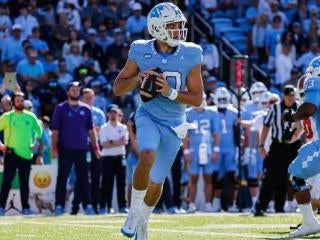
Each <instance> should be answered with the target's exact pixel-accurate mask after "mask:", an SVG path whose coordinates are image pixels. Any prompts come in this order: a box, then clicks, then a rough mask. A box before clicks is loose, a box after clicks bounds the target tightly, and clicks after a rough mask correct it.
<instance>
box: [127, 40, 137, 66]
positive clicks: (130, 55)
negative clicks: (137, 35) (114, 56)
mask: <svg viewBox="0 0 320 240" xmlns="http://www.w3.org/2000/svg"><path fill="white" fill-rule="evenodd" d="M138 55H139V53H138V43H137V42H136V41H134V42H133V43H131V45H130V49H129V53H128V59H130V60H132V61H134V62H138V61H137V58H138Z"/></svg>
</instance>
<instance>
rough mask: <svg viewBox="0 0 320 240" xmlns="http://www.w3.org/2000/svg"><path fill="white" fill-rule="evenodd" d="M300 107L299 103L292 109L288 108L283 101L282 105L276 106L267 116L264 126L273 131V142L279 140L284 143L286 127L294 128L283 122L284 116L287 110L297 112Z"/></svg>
mask: <svg viewBox="0 0 320 240" xmlns="http://www.w3.org/2000/svg"><path fill="white" fill-rule="evenodd" d="M298 106H299V103H298V102H295V103H294V104H293V105H292V106H291V107H287V106H286V105H285V104H284V101H283V100H282V101H281V102H280V103H277V104H274V105H273V106H272V107H271V108H270V110H269V112H268V114H267V116H266V117H265V119H264V121H263V124H264V125H265V126H266V127H269V128H270V130H271V138H272V140H278V141H279V142H282V135H283V132H284V130H285V129H286V127H288V126H290V127H292V126H291V125H292V123H285V122H283V121H282V114H283V112H284V110H285V109H292V110H293V111H297V108H298Z"/></svg>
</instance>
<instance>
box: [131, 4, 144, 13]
mask: <svg viewBox="0 0 320 240" xmlns="http://www.w3.org/2000/svg"><path fill="white" fill-rule="evenodd" d="M138 10H142V6H141V4H140V3H138V2H137V3H134V4H133V5H132V11H138Z"/></svg>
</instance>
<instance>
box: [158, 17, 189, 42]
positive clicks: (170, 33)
mask: <svg viewBox="0 0 320 240" xmlns="http://www.w3.org/2000/svg"><path fill="white" fill-rule="evenodd" d="M174 23H179V25H180V26H179V29H176V28H173V29H171V28H170V27H168V26H169V25H171V24H174ZM185 25H186V22H184V21H181V22H172V23H167V24H166V25H165V27H164V28H165V30H166V35H167V40H164V42H166V43H167V44H168V45H169V46H171V47H176V46H178V44H179V43H180V42H185V41H186V40H187V34H188V29H187V28H185Z"/></svg>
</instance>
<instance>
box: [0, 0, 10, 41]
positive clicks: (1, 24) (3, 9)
mask: <svg viewBox="0 0 320 240" xmlns="http://www.w3.org/2000/svg"><path fill="white" fill-rule="evenodd" d="M11 26H12V21H11V19H10V17H9V14H8V7H7V5H5V4H4V3H0V40H4V39H5V38H6V37H7V36H6V35H7V34H6V33H8V32H9V31H10V30H11ZM0 46H1V44H0Z"/></svg>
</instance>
